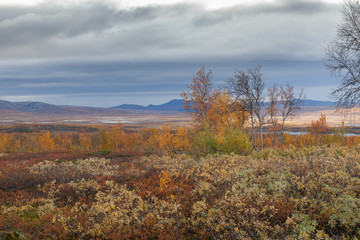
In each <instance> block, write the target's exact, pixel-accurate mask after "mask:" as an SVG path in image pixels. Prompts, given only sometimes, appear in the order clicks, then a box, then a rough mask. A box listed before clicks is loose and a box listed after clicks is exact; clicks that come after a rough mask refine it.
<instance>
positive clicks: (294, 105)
mask: <svg viewBox="0 0 360 240" xmlns="http://www.w3.org/2000/svg"><path fill="white" fill-rule="evenodd" d="M303 98H304V89H302V90H301V92H300V93H299V94H298V95H296V94H295V92H294V87H293V86H291V85H290V84H289V83H287V84H285V86H280V115H281V125H280V126H281V141H283V139H284V126H285V121H286V119H288V118H292V117H294V116H295V115H296V113H297V112H299V111H300V110H301V107H302V104H303V100H302V99H303Z"/></svg>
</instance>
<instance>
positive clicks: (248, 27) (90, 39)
mask: <svg viewBox="0 0 360 240" xmlns="http://www.w3.org/2000/svg"><path fill="white" fill-rule="evenodd" d="M340 9H341V6H340V5H335V4H326V3H322V2H320V1H300V0H294V1H286V0H282V1H277V2H275V3H271V4H270V3H269V4H258V5H250V6H244V5H238V6H233V7H231V8H223V9H217V10H211V11H209V10H206V8H205V7H203V6H200V5H195V4H194V5H191V4H177V5H167V6H148V7H138V8H129V9H119V8H116V7H115V6H113V5H110V4H106V3H104V2H103V1H89V2H86V3H81V4H78V5H73V6H71V7H66V6H61V5H56V4H42V5H37V6H34V7H15V6H14V7H1V8H0V34H1V38H0V83H1V84H2V86H5V87H4V88H3V89H1V90H0V95H2V96H5V97H6V98H7V99H9V100H14V99H16V96H18V98H17V99H19V100H22V99H27V100H31V98H34V96H39V98H38V99H40V100H44V99H45V100H46V101H48V102H53V103H61V101H63V102H65V101H70V102H71V103H73V104H84V103H86V105H94V104H96V105H104V106H112V105H114V104H109V103H107V102H105V100H101V98H106V97H107V101H108V100H109V99H111V101H112V100H116V99H118V100H117V101H119V99H120V98H116V93H119V94H123V95H127V97H129V95H131V93H134V95H136V93H139V94H140V93H141V94H145V93H148V94H145V95H146V96H147V97H148V98H149V96H150V95H151V94H150V93H151V92H153V93H157V94H155V97H159V99H155V100H145V102H148V103H149V102H151V103H157V102H158V101H160V99H164V98H165V96H166V97H167V98H169V99H171V98H174V97H178V93H179V92H181V90H183V89H184V87H185V86H186V84H188V83H189V81H190V80H191V78H192V75H193V73H194V72H195V71H196V69H198V68H199V67H200V66H201V65H202V64H204V65H206V66H208V67H210V68H213V71H214V78H215V80H216V82H218V83H219V84H220V83H221V82H223V80H224V79H225V78H227V77H229V76H230V75H231V73H232V71H233V70H235V69H238V68H247V67H252V66H254V65H263V69H264V75H265V77H267V78H268V79H269V81H273V80H274V81H278V82H285V81H290V82H291V81H294V84H295V85H296V86H299V87H305V88H306V87H309V86H311V85H312V84H314V78H316V82H317V84H318V85H323V86H329V85H330V83H329V82H328V81H329V80H328V79H329V78H328V75H327V74H326V71H324V69H323V64H322V60H323V57H324V56H323V50H324V48H325V46H326V45H327V43H328V42H329V41H331V39H332V38H333V36H334V35H335V32H336V25H337V23H338V22H339V20H340ZM305 71H307V72H306V73H305ZM266 74H267V75H266ZM311 76H313V79H312V78H311ZM333 81H334V82H335V80H333ZM159 92H163V97H162V98H161V97H160V96H161V94H158V93H159ZM41 95H43V96H44V98H41ZM51 96H53V97H51ZM56 96H57V97H56ZM64 96H66V100H65V99H64ZM81 96H88V97H87V98H83V99H87V100H86V101H85V100H80V98H81ZM90 96H94V98H93V100H91V98H90ZM110 96H111V97H110ZM55 99H56V100H55ZM61 99H62V100H61ZM71 99H73V100H71ZM129 99H130V98H129ZM133 100H137V101H139V97H138V96H137V97H136V98H133ZM90 101H92V102H90ZM121 101H122V100H121ZM127 102H132V100H131V99H130V100H128V101H127ZM66 103H67V104H69V103H68V102H66ZM120 103H121V102H120ZM115 105H116V104H115Z"/></svg>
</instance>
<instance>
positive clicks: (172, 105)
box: [112, 99, 336, 112]
mask: <svg viewBox="0 0 360 240" xmlns="http://www.w3.org/2000/svg"><path fill="white" fill-rule="evenodd" d="M332 106H334V107H335V106H336V103H335V102H330V101H318V100H304V102H303V107H305V108H307V107H332ZM112 108H114V109H124V110H148V111H175V112H184V111H185V110H184V101H183V100H181V99H173V100H171V101H169V102H167V103H164V104H160V105H153V104H150V105H148V106H142V105H136V104H122V105H119V106H115V107H112Z"/></svg>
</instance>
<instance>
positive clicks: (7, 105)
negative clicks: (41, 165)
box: [0, 100, 131, 115]
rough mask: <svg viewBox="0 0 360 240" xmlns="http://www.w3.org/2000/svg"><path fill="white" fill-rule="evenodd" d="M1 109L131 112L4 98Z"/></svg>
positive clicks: (0, 104)
mask: <svg viewBox="0 0 360 240" xmlns="http://www.w3.org/2000/svg"><path fill="white" fill-rule="evenodd" d="M0 110H6V111H12V112H14V111H15V112H26V113H38V114H62V115H74V114H81V115H87V114H112V113H113V114H119V113H120V114H121V113H123V114H128V113H131V112H129V111H125V110H120V109H111V108H97V107H77V106H63V105H53V104H48V103H43V102H9V101H4V100H0Z"/></svg>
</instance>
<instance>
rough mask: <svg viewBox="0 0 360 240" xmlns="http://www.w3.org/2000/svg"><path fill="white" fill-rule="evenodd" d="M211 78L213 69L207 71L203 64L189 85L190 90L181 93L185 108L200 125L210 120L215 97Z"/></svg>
mask: <svg viewBox="0 0 360 240" xmlns="http://www.w3.org/2000/svg"><path fill="white" fill-rule="evenodd" d="M211 79H212V71H211V69H210V70H209V71H208V72H206V71H205V67H204V66H203V67H201V68H200V69H199V71H197V72H196V74H195V76H194V77H193V79H192V82H191V84H190V85H189V86H187V87H188V89H189V90H188V91H183V92H182V93H181V94H180V95H181V97H182V98H183V100H184V102H185V110H187V111H189V112H191V113H192V114H193V118H194V122H195V123H196V124H197V125H199V126H204V124H205V123H207V122H209V111H210V108H211V104H212V100H213V99H214V97H215V96H214V91H213V82H212V80H211Z"/></svg>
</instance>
